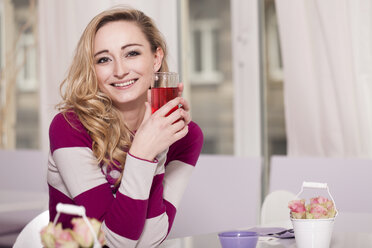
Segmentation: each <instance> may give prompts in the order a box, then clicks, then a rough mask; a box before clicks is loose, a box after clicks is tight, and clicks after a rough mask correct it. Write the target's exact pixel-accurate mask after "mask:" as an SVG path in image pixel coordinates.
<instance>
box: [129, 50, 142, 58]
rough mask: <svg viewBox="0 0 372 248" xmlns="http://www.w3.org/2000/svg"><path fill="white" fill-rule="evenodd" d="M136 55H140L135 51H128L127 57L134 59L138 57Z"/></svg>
mask: <svg viewBox="0 0 372 248" xmlns="http://www.w3.org/2000/svg"><path fill="white" fill-rule="evenodd" d="M138 55H140V53H139V52H137V51H130V52H128V53H127V57H134V56H138Z"/></svg>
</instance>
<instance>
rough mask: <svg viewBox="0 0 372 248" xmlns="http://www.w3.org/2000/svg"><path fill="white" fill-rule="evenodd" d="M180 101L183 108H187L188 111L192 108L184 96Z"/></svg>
mask: <svg viewBox="0 0 372 248" xmlns="http://www.w3.org/2000/svg"><path fill="white" fill-rule="evenodd" d="M180 103H181V105H182V108H183V109H184V110H186V111H189V110H190V105H189V102H188V101H186V99H185V98H183V97H182V98H181V99H180Z"/></svg>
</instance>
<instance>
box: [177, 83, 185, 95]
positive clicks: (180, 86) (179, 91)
mask: <svg viewBox="0 0 372 248" xmlns="http://www.w3.org/2000/svg"><path fill="white" fill-rule="evenodd" d="M183 89H184V85H183V83H182V82H180V83H179V84H178V96H182V93H183Z"/></svg>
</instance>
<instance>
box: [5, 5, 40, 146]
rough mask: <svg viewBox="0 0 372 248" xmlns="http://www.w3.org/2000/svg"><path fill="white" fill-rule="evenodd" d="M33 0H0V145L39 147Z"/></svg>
mask: <svg viewBox="0 0 372 248" xmlns="http://www.w3.org/2000/svg"><path fill="white" fill-rule="evenodd" d="M36 4H37V2H36V1H35V0H13V1H1V2H0V32H1V41H0V55H1V73H0V75H1V77H0V95H1V101H0V148H2V149H4V148H5V149H16V148H21V149H37V148H39V94H38V80H37V58H36V51H37V45H36V25H37V7H36Z"/></svg>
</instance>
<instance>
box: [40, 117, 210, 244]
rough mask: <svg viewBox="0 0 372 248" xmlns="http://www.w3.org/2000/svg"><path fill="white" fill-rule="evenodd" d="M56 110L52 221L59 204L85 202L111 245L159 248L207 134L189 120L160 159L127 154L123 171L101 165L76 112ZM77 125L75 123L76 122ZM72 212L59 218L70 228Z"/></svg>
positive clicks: (51, 161)
mask: <svg viewBox="0 0 372 248" xmlns="http://www.w3.org/2000/svg"><path fill="white" fill-rule="evenodd" d="M67 118H68V120H69V121H66V119H65V118H64V116H63V115H62V114H61V113H59V114H57V115H56V116H55V117H54V119H53V121H52V123H51V125H50V129H49V139H50V155H49V161H48V176H47V179H48V185H49V211H50V219H51V220H53V219H54V217H55V215H56V205H57V203H59V202H62V203H68V204H75V205H82V206H84V207H85V208H86V213H87V216H88V217H91V218H96V219H98V220H100V221H101V222H102V229H103V231H104V232H105V236H106V241H107V244H108V246H109V247H112V248H113V247H156V246H157V245H159V244H160V243H161V242H162V241H163V240H164V239H165V237H166V236H167V234H168V233H169V231H170V229H171V227H172V223H173V220H174V217H175V214H176V210H177V207H178V205H179V202H180V200H181V196H182V194H183V191H184V189H185V187H186V185H187V183H188V180H189V177H190V175H191V172H192V170H193V168H194V166H195V164H196V162H197V159H198V157H199V154H200V151H201V147H202V143H203V134H202V131H201V129H200V128H199V127H198V125H197V124H195V123H194V122H191V123H190V124H189V132H188V134H187V135H186V136H185V137H184V138H182V139H181V140H179V141H177V142H175V143H174V144H173V145H171V146H170V147H169V149H168V150H167V151H165V152H163V153H162V154H159V155H158V156H157V159H156V162H152V161H147V160H143V159H141V158H137V157H135V156H133V155H131V154H130V153H128V154H127V159H126V162H125V168H124V175H123V178H122V179H121V183H120V185H119V186H117V187H115V186H114V183H115V181H116V179H117V178H118V177H119V176H120V171H116V170H110V169H108V168H107V167H106V166H99V164H98V163H97V160H96V158H95V156H94V155H93V152H92V139H91V137H90V136H89V134H88V132H87V130H86V129H85V128H84V126H83V125H82V124H81V122H80V121H79V119H78V117H77V116H76V115H75V114H74V113H68V114H67ZM70 123H71V124H72V125H71V124H70ZM71 218H72V216H69V215H64V214H62V215H61V216H60V218H59V222H62V224H63V226H64V227H69V226H70V220H71Z"/></svg>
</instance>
